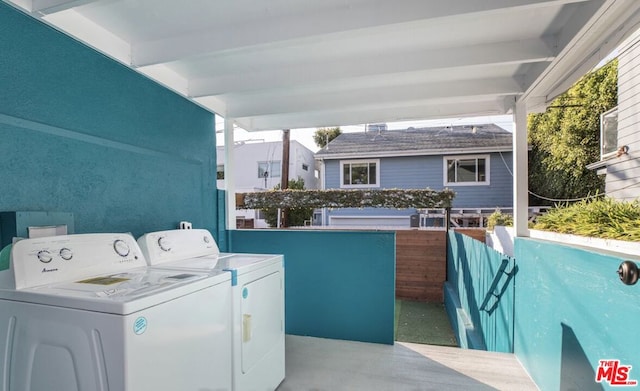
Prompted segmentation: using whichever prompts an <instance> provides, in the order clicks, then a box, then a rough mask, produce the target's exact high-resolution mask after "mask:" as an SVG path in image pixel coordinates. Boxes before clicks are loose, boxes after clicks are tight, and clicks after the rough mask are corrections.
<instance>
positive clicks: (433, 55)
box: [189, 39, 555, 97]
mask: <svg viewBox="0 0 640 391" xmlns="http://www.w3.org/2000/svg"><path fill="white" fill-rule="evenodd" d="M554 56H555V53H554V52H553V50H552V49H551V48H550V47H549V46H548V45H547V44H546V43H545V42H544V41H543V40H541V39H532V40H526V41H513V42H499V43H492V44H485V45H474V46H468V47H458V48H446V49H441V50H424V51H421V50H415V51H413V52H410V53H398V54H397V55H395V54H394V53H389V52H384V53H375V54H372V55H369V56H365V57H363V56H357V57H354V58H351V59H348V60H331V59H327V61H321V62H318V61H309V62H305V63H299V64H294V65H289V66H287V67H282V66H271V67H261V66H257V68H258V70H257V71H256V72H252V73H245V72H243V73H237V74H225V75H220V76H214V77H211V78H207V79H194V80H190V81H189V96H192V97H200V96H207V95H222V94H226V93H230V92H233V93H238V92H248V91H261V90H268V89H273V88H283V87H285V88H286V87H292V86H296V85H304V84H309V83H326V82H328V81H335V80H341V79H345V78H350V77H364V76H373V75H382V74H394V73H406V72H415V71H430V70H437V69H452V68H463V67H473V66H478V65H501V64H525V63H532V62H548V61H551V60H553V58H554ZM399 59H401V60H399Z"/></svg>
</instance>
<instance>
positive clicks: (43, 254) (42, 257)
mask: <svg viewBox="0 0 640 391" xmlns="http://www.w3.org/2000/svg"><path fill="white" fill-rule="evenodd" d="M52 259H53V257H52V256H51V253H50V252H49V251H47V250H41V251H38V260H39V261H40V262H42V263H49V262H51V260H52Z"/></svg>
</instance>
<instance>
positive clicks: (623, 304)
mask: <svg viewBox="0 0 640 391" xmlns="http://www.w3.org/2000/svg"><path fill="white" fill-rule="evenodd" d="M515 256H516V259H517V262H518V268H519V270H518V274H517V287H516V293H517V296H516V306H515V308H516V322H515V353H516V355H517V356H518V359H519V360H520V361H521V362H522V364H523V365H524V366H525V368H526V370H527V371H528V372H529V374H530V375H531V376H532V378H533V380H534V381H535V382H536V384H537V385H538V387H539V388H540V389H541V390H581V391H582V390H602V389H609V386H608V385H605V384H604V383H603V384H602V385H600V384H598V383H595V381H594V378H595V373H596V368H597V366H598V361H599V360H602V359H618V360H620V361H621V364H624V365H632V370H631V372H630V378H631V379H633V380H638V381H640V341H639V338H638V326H639V325H640V285H635V286H626V285H623V284H622V283H621V282H620V281H619V279H618V275H617V274H616V271H617V269H618V266H619V264H620V262H622V261H623V260H624V259H625V258H620V257H617V256H612V255H605V254H602V253H597V252H593V251H587V250H584V249H580V248H574V247H570V246H565V245H561V244H554V243H550V242H543V241H538V240H532V239H524V238H516V241H515ZM632 388H633V387H632Z"/></svg>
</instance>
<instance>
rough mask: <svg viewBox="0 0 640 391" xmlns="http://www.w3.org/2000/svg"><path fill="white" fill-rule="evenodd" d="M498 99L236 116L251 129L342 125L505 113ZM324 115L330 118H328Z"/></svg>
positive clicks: (237, 121) (242, 126)
mask: <svg viewBox="0 0 640 391" xmlns="http://www.w3.org/2000/svg"><path fill="white" fill-rule="evenodd" d="M505 113H506V112H505V111H504V108H503V107H502V104H501V102H499V101H495V100H487V101H475V102H462V103H461V102H453V103H447V104H438V105H435V104H428V103H424V104H416V105H410V106H404V107H377V106H376V107H369V108H362V109H359V110H356V109H353V110H336V111H329V112H328V111H315V112H314V111H311V112H301V113H292V114H287V115H275V116H259V117H246V118H236V123H237V124H238V126H239V127H241V128H243V129H246V130H251V131H259V130H278V129H285V128H287V129H288V128H290V129H299V128H314V127H326V126H346V125H358V124H363V123H375V122H395V121H410V120H424V119H441V118H452V117H469V116H479V115H499V114H505ZM327 118H330V119H331V120H330V121H328V120H327Z"/></svg>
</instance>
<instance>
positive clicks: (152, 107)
mask: <svg viewBox="0 0 640 391" xmlns="http://www.w3.org/2000/svg"><path fill="white" fill-rule="evenodd" d="M0 35H2V40H0V53H2V56H1V57H0V58H1V59H0V63H1V65H0V88H1V90H2V93H1V94H0V137H1V138H2V143H0V165H1V166H2V168H3V169H2V171H0V182H2V184H3V189H4V190H3V196H2V198H0V210H3V211H58V212H71V213H73V215H74V226H75V232H76V233H85V232H131V233H133V234H134V235H140V234H142V233H144V232H148V231H155V230H161V229H170V228H174V227H176V226H177V224H178V222H179V221H181V220H188V221H191V222H192V223H193V226H194V227H202V228H207V229H210V230H211V231H213V232H216V231H217V230H216V228H217V210H216V185H215V179H214V175H215V159H216V158H215V154H216V151H215V121H214V116H213V114H212V113H210V112H207V111H206V110H204V109H202V108H200V107H199V106H197V105H195V104H193V103H191V102H189V101H188V100H186V99H184V98H183V97H180V96H178V95H177V94H175V93H173V92H171V91H169V90H167V89H166V88H163V87H161V86H160V85H159V84H157V83H155V82H153V81H151V80H149V79H148V78H146V77H145V76H142V75H140V74H138V73H136V72H134V71H132V70H130V69H128V68H126V67H125V66H123V65H122V64H119V63H117V62H115V61H113V60H110V59H108V58H106V57H105V56H104V55H102V54H100V53H98V52H96V51H95V50H93V49H90V48H88V47H87V46H85V45H83V44H81V43H79V42H77V41H75V40H73V39H71V38H69V37H68V36H66V35H64V34H62V33H60V32H58V31H56V30H54V29H52V28H51V27H49V26H47V25H45V24H43V23H42V22H39V21H36V20H35V19H32V18H30V17H29V16H27V15H25V14H23V13H22V12H19V11H18V10H16V9H14V8H13V7H11V6H9V5H7V4H5V3H0Z"/></svg>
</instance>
